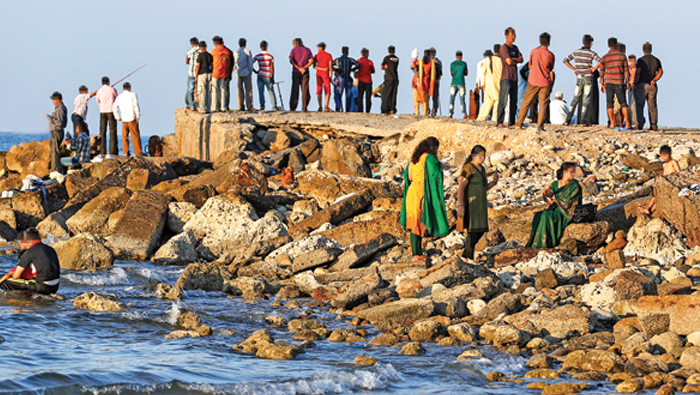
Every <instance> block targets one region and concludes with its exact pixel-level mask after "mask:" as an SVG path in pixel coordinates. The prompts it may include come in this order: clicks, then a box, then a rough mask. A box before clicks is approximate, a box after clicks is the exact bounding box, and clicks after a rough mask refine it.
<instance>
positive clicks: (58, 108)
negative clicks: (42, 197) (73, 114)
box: [46, 92, 68, 173]
mask: <svg viewBox="0 0 700 395" xmlns="http://www.w3.org/2000/svg"><path fill="white" fill-rule="evenodd" d="M51 100H52V101H53V105H54V110H53V113H51V115H46V118H48V119H49V131H51V162H50V168H51V172H54V171H57V172H59V173H61V172H62V171H63V167H62V166H61V151H60V147H61V143H62V142H63V135H64V133H65V129H66V126H67V125H68V116H67V110H66V106H65V104H63V95H61V94H60V93H59V92H54V93H53V95H51Z"/></svg>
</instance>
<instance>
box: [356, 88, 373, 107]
mask: <svg viewBox="0 0 700 395" xmlns="http://www.w3.org/2000/svg"><path fill="white" fill-rule="evenodd" d="M363 99H364V102H365V107H366V108H363V106H362V101H363ZM371 109H372V83H371V82H358V83H357V112H364V111H363V110H366V111H367V112H370V110H371Z"/></svg>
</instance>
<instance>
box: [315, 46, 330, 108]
mask: <svg viewBox="0 0 700 395" xmlns="http://www.w3.org/2000/svg"><path fill="white" fill-rule="evenodd" d="M317 48H318V53H317V54H316V56H314V68H315V69H316V96H317V97H318V111H319V112H320V111H326V112H331V111H332V110H331V108H330V107H329V104H330V100H331V71H332V70H333V55H331V54H329V53H328V52H326V43H324V42H320V43H318V46H317ZM324 90H325V92H326V101H325V103H326V105H325V107H324V105H323V92H324Z"/></svg>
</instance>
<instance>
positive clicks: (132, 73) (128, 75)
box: [112, 63, 148, 87]
mask: <svg viewBox="0 0 700 395" xmlns="http://www.w3.org/2000/svg"><path fill="white" fill-rule="evenodd" d="M147 65H148V63H145V64H144V65H143V66H141V67H139V68H138V69H136V70H134V71H132V72H131V73H129V74H127V75H126V77H124V78H122V79H120V80H119V81H117V82H115V83H113V84H112V87H114V86H115V85H117V84H118V83H120V82H122V81H124V80H125V79H127V78H129V77H131V76H132V75H134V73H136V72H137V71H139V70H141V69H142V68H144V67H146V66H147Z"/></svg>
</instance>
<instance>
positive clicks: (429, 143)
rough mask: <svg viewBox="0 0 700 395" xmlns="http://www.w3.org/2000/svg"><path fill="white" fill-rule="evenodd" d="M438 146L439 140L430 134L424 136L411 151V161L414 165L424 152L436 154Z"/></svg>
mask: <svg viewBox="0 0 700 395" xmlns="http://www.w3.org/2000/svg"><path fill="white" fill-rule="evenodd" d="M439 147H440V140H438V139H437V138H435V137H432V136H431V137H428V138H426V139H425V140H423V141H421V142H420V143H419V144H418V146H417V147H416V149H415V151H413V155H411V163H413V164H414V165H415V164H416V163H418V161H420V157H421V156H422V155H423V154H425V153H426V152H427V153H429V154H433V155H436V154H437V151H438V148H439Z"/></svg>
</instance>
